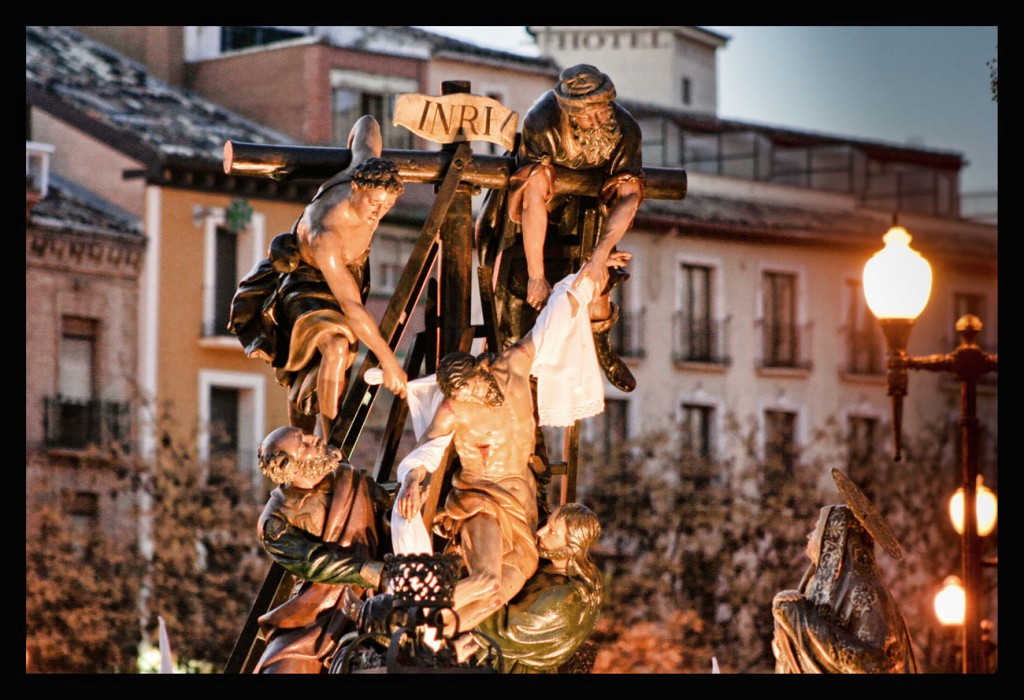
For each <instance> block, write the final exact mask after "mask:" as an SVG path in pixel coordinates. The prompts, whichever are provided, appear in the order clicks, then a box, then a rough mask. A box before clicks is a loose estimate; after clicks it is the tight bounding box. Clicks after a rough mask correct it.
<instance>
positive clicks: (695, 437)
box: [679, 403, 715, 459]
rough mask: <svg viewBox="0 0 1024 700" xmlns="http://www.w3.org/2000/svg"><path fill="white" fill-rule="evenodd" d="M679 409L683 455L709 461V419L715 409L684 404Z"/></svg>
mask: <svg viewBox="0 0 1024 700" xmlns="http://www.w3.org/2000/svg"><path fill="white" fill-rule="evenodd" d="M680 408H681V413H682V419H681V421H680V423H679V432H680V438H681V447H682V451H683V455H684V456H687V457H697V458H700V459H711V418H712V415H713V414H714V410H715V409H714V408H713V407H711V406H702V405H699V404H691V403H684V404H683V405H682V406H681V407H680Z"/></svg>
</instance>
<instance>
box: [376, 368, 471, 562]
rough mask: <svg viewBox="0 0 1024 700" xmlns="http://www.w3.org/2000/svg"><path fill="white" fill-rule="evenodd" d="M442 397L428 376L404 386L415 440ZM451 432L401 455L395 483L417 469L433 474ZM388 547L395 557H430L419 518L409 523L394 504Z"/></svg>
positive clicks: (427, 537) (430, 543)
mask: <svg viewBox="0 0 1024 700" xmlns="http://www.w3.org/2000/svg"><path fill="white" fill-rule="evenodd" d="M443 399H444V394H442V393H441V389H440V388H439V387H438V386H437V376H436V375H433V374H431V375H430V376H427V377H421V378H419V379H414V380H412V381H411V382H409V383H408V384H407V385H406V395H405V400H406V403H408V404H409V416H410V417H411V418H412V430H413V433H414V434H415V435H416V439H417V440H419V439H420V438H421V437H422V436H423V433H425V432H426V431H427V428H428V427H430V422H431V421H432V420H433V419H434V414H435V413H437V407H438V406H440V405H441V401H442V400H443ZM454 435H455V433H454V432H452V433H449V434H448V435H442V436H441V437H438V438H434V439H433V440H429V441H427V442H425V443H424V444H422V445H417V446H416V448H415V449H414V450H413V451H412V452H410V453H409V454H408V455H406V456H405V459H403V460H402V461H401V462H400V463H399V465H398V476H397V478H398V483H399V484H402V483H403V482H404V481H405V477H406V475H407V474H408V473H409V472H410V471H411V470H412V469H413V468H414V467H418V466H422V467H424V468H425V469H426V470H427V472H428V473H433V472H434V471H435V470H436V469H437V467H438V466H439V465H440V464H441V460H442V459H444V453H445V450H446V449H447V448H448V444H449V443H451V441H452V438H453V437H454ZM391 547H392V549H393V550H394V552H395V554H433V551H434V545H433V540H432V539H431V537H430V533H429V532H428V531H427V526H426V525H424V524H423V518H422V517H417V518H413V519H412V520H411V521H409V520H406V519H405V517H404V516H403V515H402V514H401V513H399V512H398V503H397V501H396V502H395V505H394V506H393V507H392V509H391Z"/></svg>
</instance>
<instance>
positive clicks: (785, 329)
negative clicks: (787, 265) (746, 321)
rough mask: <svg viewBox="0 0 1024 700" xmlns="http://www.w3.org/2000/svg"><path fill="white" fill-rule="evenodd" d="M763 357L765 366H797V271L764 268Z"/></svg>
mask: <svg viewBox="0 0 1024 700" xmlns="http://www.w3.org/2000/svg"><path fill="white" fill-rule="evenodd" d="M762 291H763V293H764V308H763V314H764V316H763V323H764V327H763V329H762V330H763V336H762V337H763V343H764V345H763V357H762V361H763V364H764V366H765V367H796V366H797V363H798V352H797V347H798V345H797V343H798V333H799V329H798V328H797V324H796V275H793V274H788V273H782V272H765V273H764V277H763V290H762Z"/></svg>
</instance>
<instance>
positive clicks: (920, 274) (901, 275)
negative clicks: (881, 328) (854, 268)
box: [864, 226, 932, 320]
mask: <svg viewBox="0 0 1024 700" xmlns="http://www.w3.org/2000/svg"><path fill="white" fill-rule="evenodd" d="M882 240H883V241H885V247H884V248H883V249H882V250H880V251H878V252H877V253H875V254H874V255H873V256H872V257H871V259H870V260H868V262H867V264H866V265H864V297H865V299H866V300H867V304H868V308H870V309H871V313H873V314H874V315H875V317H876V318H879V319H887V318H899V319H909V320H913V319H915V318H917V317H918V316H920V315H921V312H922V311H924V307H925V306H926V305H927V304H928V297H929V296H931V291H932V267H931V265H929V264H928V261H927V260H925V259H924V258H923V257H921V254H920V253H918V252H917V251H916V250H913V249H911V247H910V234H909V233H907V230H906V229H905V228H903V227H902V226H893V227H892V228H890V229H889V230H888V231H887V232H886V234H885V235H884V236H883V237H882Z"/></svg>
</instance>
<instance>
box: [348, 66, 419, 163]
mask: <svg viewBox="0 0 1024 700" xmlns="http://www.w3.org/2000/svg"><path fill="white" fill-rule="evenodd" d="M331 88H332V91H333V95H332V110H331V111H332V120H333V121H332V123H333V127H332V134H333V139H334V142H335V143H340V144H344V143H347V142H348V135H349V132H350V131H351V130H352V127H353V126H354V125H355V123H356V121H357V120H358V119H359V118H360V117H362V116H364V115H367V114H369V115H371V116H373V117H374V118H375V119H376V120H377V122H378V123H379V124H380V130H381V137H382V138H383V140H384V148H386V149H390V150H398V149H410V148H412V146H413V135H412V132H411V131H409V130H408V129H406V128H404V127H401V126H395V125H394V124H392V120H393V117H394V106H395V97H396V96H397V95H400V94H402V93H411V92H416V91H417V90H418V89H419V85H418V84H417V82H416V81H415V80H413V79H411V78H401V77H397V76H386V75H376V74H373V73H364V72H362V71H353V70H341V69H335V70H332V71H331Z"/></svg>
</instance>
